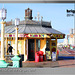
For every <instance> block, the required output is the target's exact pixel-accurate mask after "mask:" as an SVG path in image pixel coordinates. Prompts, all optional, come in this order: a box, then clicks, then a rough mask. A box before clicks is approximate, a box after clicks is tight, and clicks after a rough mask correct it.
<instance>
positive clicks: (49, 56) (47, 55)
mask: <svg viewBox="0 0 75 75" xmlns="http://www.w3.org/2000/svg"><path fill="white" fill-rule="evenodd" d="M46 59H47V60H50V59H51V53H50V51H46Z"/></svg>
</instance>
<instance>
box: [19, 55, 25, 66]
mask: <svg viewBox="0 0 75 75" xmlns="http://www.w3.org/2000/svg"><path fill="white" fill-rule="evenodd" d="M19 57H20V58H21V59H20V63H19V64H20V67H22V61H24V55H23V54H21V55H19Z"/></svg>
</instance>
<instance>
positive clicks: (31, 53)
mask: <svg viewBox="0 0 75 75" xmlns="http://www.w3.org/2000/svg"><path fill="white" fill-rule="evenodd" d="M34 49H35V44H34V39H28V60H29V61H34V60H35V51H34Z"/></svg>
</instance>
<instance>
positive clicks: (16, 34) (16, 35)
mask: <svg viewBox="0 0 75 75" xmlns="http://www.w3.org/2000/svg"><path fill="white" fill-rule="evenodd" d="M19 22H20V19H18V18H16V19H15V26H16V28H15V29H16V33H15V38H16V39H15V55H18V54H17V51H18V25H19Z"/></svg>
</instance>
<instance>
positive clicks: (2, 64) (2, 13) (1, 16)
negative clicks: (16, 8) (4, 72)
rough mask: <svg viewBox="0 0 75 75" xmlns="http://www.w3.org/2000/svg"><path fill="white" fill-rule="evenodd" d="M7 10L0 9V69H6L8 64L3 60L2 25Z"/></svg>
mask: <svg viewBox="0 0 75 75" xmlns="http://www.w3.org/2000/svg"><path fill="white" fill-rule="evenodd" d="M6 14H7V10H6V9H4V8H2V9H1V10H0V19H1V20H2V22H1V59H0V67H7V66H8V64H7V63H6V62H5V60H4V24H6V22H5V21H4V20H5V19H6Z"/></svg>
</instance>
